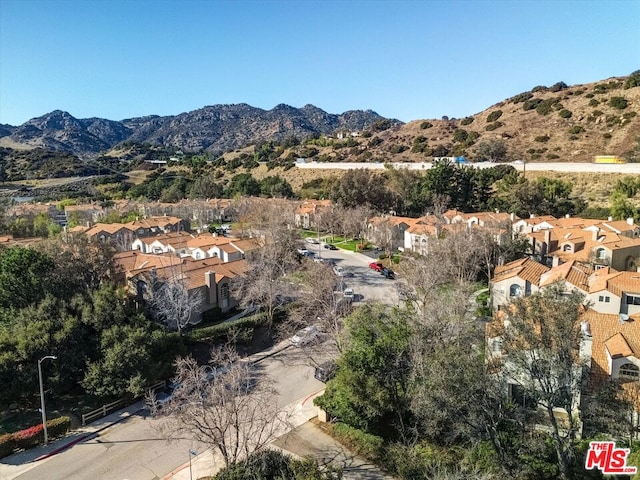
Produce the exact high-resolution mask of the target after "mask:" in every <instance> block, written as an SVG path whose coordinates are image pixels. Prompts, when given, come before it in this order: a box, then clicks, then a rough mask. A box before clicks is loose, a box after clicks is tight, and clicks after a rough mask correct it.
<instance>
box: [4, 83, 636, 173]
mask: <svg viewBox="0 0 640 480" xmlns="http://www.w3.org/2000/svg"><path fill="white" fill-rule="evenodd" d="M340 131H342V132H358V133H355V134H354V136H353V137H351V136H350V137H349V138H348V141H346V140H340V139H337V140H336V139H335V137H340V136H339V135H335V134H336V133H337V132H340ZM318 136H326V137H333V138H328V139H324V140H322V141H320V142H315V141H313V139H314V138H317V137H318ZM292 137H295V138H296V139H297V140H303V141H304V140H305V139H311V144H307V145H302V146H300V147H298V148H295V149H292V150H287V151H286V153H284V155H288V156H290V157H291V158H296V157H309V158H312V159H313V160H318V161H333V162H341V161H356V162H386V161H393V162H417V161H425V160H429V159H431V158H433V157H442V156H458V155H464V156H466V157H467V158H470V159H471V160H478V161H479V160H482V159H486V158H487V151H488V150H491V148H487V147H496V146H498V147H500V149H501V150H502V158H503V159H508V158H510V159H512V160H513V159H519V160H525V161H580V162H584V161H591V160H592V158H593V155H603V154H609V155H626V156H627V157H629V159H630V160H631V161H640V70H638V71H636V72H633V73H632V74H631V75H629V76H627V77H610V78H607V79H605V80H601V81H597V82H592V83H586V84H579V85H572V86H569V85H566V84H565V83H564V82H557V83H555V84H554V85H552V86H550V87H546V86H536V87H533V88H532V89H531V90H529V91H526V92H522V93H519V94H517V95H513V96H511V97H508V98H506V99H505V100H503V101H501V102H498V103H496V104H494V105H491V106H490V107H488V108H487V109H485V110H483V111H481V112H479V113H476V114H474V115H470V116H468V117H464V118H459V119H458V118H448V117H446V116H445V117H442V118H441V119H431V120H413V121H410V122H407V123H403V122H401V121H399V120H395V119H386V118H384V117H382V116H380V115H378V114H377V113H376V112H374V111H372V110H348V111H346V112H343V113H341V114H331V113H328V112H326V111H324V110H322V109H320V108H319V107H316V106H314V105H312V104H307V105H304V106H303V107H302V108H295V107H292V106H290V105H286V104H283V103H281V104H278V105H276V106H275V107H273V108H272V109H271V110H264V109H261V108H258V107H253V106H251V105H248V104H246V103H238V104H220V105H208V106H204V107H202V108H199V109H196V110H192V111H189V112H183V113H180V114H177V115H168V116H158V115H147V116H143V117H134V118H129V119H124V120H121V121H114V120H107V119H102V118H87V119H76V118H74V117H73V116H72V115H70V114H69V113H68V112H63V111H61V110H54V111H53V112H51V113H49V114H45V115H43V116H41V117H36V118H33V119H31V120H29V121H27V122H25V123H24V124H22V125H20V126H17V127H14V126H11V125H0V146H5V147H9V148H23V149H24V148H35V147H42V148H46V149H52V150H57V151H64V152H70V153H74V154H77V155H78V156H80V157H82V158H87V157H89V158H90V157H92V156H98V155H99V154H104V153H105V152H107V151H109V150H110V149H113V147H115V146H117V145H118V144H121V143H123V142H132V143H139V144H143V143H148V144H151V145H154V146H162V147H170V148H173V149H174V150H182V151H185V152H186V151H188V152H195V153H201V152H206V153H209V154H210V155H211V156H214V155H219V154H221V153H224V152H232V151H234V150H238V149H241V148H244V147H247V146H251V145H259V144H261V143H262V142H265V141H274V142H276V143H277V142H281V141H283V140H286V139H287V138H292ZM287 143H291V142H287ZM293 143H294V144H295V143H296V142H293ZM304 143H308V142H304ZM307 147H308V148H307ZM494 150H495V148H494ZM490 155H493V153H490ZM636 157H637V158H636ZM492 159H493V158H492ZM496 159H497V160H499V159H498V158H496Z"/></svg>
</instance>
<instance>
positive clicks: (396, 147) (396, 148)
mask: <svg viewBox="0 0 640 480" xmlns="http://www.w3.org/2000/svg"><path fill="white" fill-rule="evenodd" d="M405 150H409V147H407V146H406V145H393V146H392V147H391V148H390V149H389V152H390V153H394V154H396V153H402V152H404V151H405Z"/></svg>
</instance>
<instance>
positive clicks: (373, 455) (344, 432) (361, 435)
mask: <svg viewBox="0 0 640 480" xmlns="http://www.w3.org/2000/svg"><path fill="white" fill-rule="evenodd" d="M332 430H333V431H332V433H333V436H334V437H335V438H336V440H338V441H339V442H340V443H342V444H344V445H346V446H347V447H348V448H349V449H350V450H352V451H353V452H354V453H355V454H356V455H362V456H364V457H366V458H368V459H370V460H373V461H375V460H380V459H381V458H382V456H383V446H384V440H383V439H382V438H381V437H378V436H376V435H372V434H370V433H367V432H363V431H362V430H359V429H357V428H354V427H351V426H349V425H347V424H345V423H336V424H335V425H333V429H332Z"/></svg>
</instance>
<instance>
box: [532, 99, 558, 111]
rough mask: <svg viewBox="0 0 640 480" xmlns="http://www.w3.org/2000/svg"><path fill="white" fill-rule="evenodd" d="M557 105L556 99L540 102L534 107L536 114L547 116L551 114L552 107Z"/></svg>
mask: <svg viewBox="0 0 640 480" xmlns="http://www.w3.org/2000/svg"><path fill="white" fill-rule="evenodd" d="M556 103H558V99H557V98H548V99H547V100H542V101H541V102H540V103H539V104H538V105H536V112H538V113H539V114H540V115H548V114H549V113H551V109H552V108H553V106H554V105H555V104H556Z"/></svg>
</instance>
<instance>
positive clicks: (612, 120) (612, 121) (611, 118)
mask: <svg viewBox="0 0 640 480" xmlns="http://www.w3.org/2000/svg"><path fill="white" fill-rule="evenodd" d="M605 121H606V122H607V125H608V126H609V127H613V126H614V125H618V124H620V123H622V120H621V119H620V117H618V116H617V115H607V118H606V119H605Z"/></svg>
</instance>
